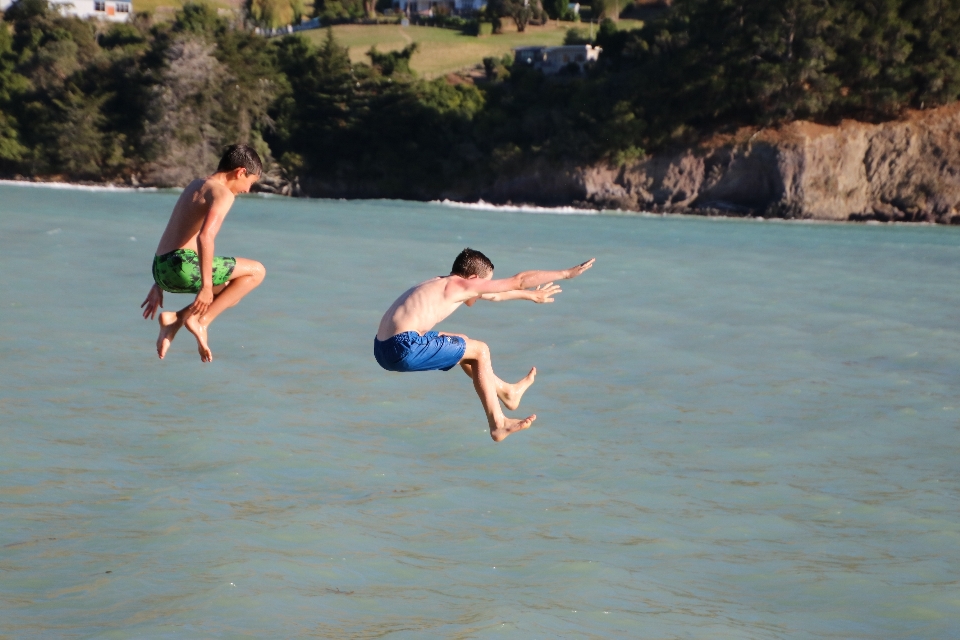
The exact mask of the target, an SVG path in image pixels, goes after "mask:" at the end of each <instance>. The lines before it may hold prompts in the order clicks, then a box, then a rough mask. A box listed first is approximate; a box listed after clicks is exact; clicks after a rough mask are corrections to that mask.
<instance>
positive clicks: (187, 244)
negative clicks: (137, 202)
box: [157, 178, 235, 255]
mask: <svg viewBox="0 0 960 640" xmlns="http://www.w3.org/2000/svg"><path fill="white" fill-rule="evenodd" d="M234 198H235V196H234V195H233V193H232V192H231V191H230V189H228V188H227V187H226V186H224V185H223V184H221V183H220V182H217V181H215V180H212V179H210V178H198V179H196V180H194V181H193V182H191V183H190V184H189V185H187V188H186V189H184V190H183V193H181V194H180V198H179V199H178V200H177V204H176V205H174V207H173V212H172V213H171V214H170V221H169V222H167V228H166V229H165V230H164V232H163V235H162V236H161V237H160V244H158V245H157V255H162V254H164V253H169V252H170V251H175V250H177V249H190V250H191V251H197V236H198V235H200V230H201V229H202V228H203V223H204V222H205V221H206V219H207V216H208V214H210V213H211V211H213V210H214V209H215V208H216V210H217V212H220V211H222V212H223V213H222V215H221V216H218V217H219V218H220V219H221V220H222V217H223V216H225V215H226V214H227V212H228V211H229V210H230V207H231V206H233V201H234Z"/></svg>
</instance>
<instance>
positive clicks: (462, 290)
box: [447, 258, 595, 300]
mask: <svg viewBox="0 0 960 640" xmlns="http://www.w3.org/2000/svg"><path fill="white" fill-rule="evenodd" d="M594 261H595V258H590V259H589V260H587V261H586V262H582V263H580V264H578V265H577V266H575V267H571V268H569V269H563V270H562V271H523V272H521V273H518V274H517V275H515V276H512V277H510V278H504V279H502V280H483V279H481V278H452V279H451V280H450V286H452V287H455V288H456V289H455V291H456V292H455V293H453V292H448V294H447V295H450V297H452V298H454V299H460V300H468V299H470V298H474V297H479V296H482V295H484V294H487V293H504V292H507V291H518V290H520V289H529V288H531V287H536V286H537V285H542V284H547V283H548V282H554V281H555V280H569V279H571V278H576V277H577V276H579V275H580V274H581V273H583V272H584V271H586V270H587V269H589V268H590V267H592V266H593V263H594Z"/></svg>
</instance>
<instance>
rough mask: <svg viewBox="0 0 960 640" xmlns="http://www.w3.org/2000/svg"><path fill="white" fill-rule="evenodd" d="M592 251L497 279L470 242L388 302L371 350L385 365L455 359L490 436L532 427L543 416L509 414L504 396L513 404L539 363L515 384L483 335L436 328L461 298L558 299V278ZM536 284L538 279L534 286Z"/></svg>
mask: <svg viewBox="0 0 960 640" xmlns="http://www.w3.org/2000/svg"><path fill="white" fill-rule="evenodd" d="M593 262H594V260H593V258H591V259H590V260H587V261H586V262H584V263H582V264H579V265H577V266H576V267H573V268H572V269H565V270H563V271H524V272H522V273H518V274H517V275H515V276H513V277H512V278H505V279H502V280H494V279H493V263H492V262H490V260H489V259H488V258H487V257H486V256H485V255H483V254H482V253H480V252H479V251H474V250H473V249H464V250H463V251H461V252H460V255H458V256H457V259H456V260H455V261H454V262H453V269H452V270H451V271H450V275H448V276H437V277H436V278H431V279H430V280H427V281H426V282H421V283H420V284H418V285H417V286H415V287H413V288H411V289H409V290H407V291H406V292H405V293H404V294H403V295H402V296H400V297H399V298H397V300H396V302H394V303H393V305H391V306H390V308H389V309H387V312H386V313H385V314H383V319H382V320H381V321H380V328H379V329H378V331H377V337H376V338H374V341H373V355H374V357H375V358H376V360H377V363H379V364H380V366H381V367H383V368H384V369H386V370H387V371H399V372H407V371H433V370H440V371H449V370H450V369H452V368H453V367H454V365H457V364H459V365H460V368H461V369H463V371H464V372H465V373H466V374H467V375H468V376H470V378H471V379H472V380H473V388H474V389H475V390H476V392H477V395H478V396H480V403H481V404H482V405H483V410H484V412H485V413H486V414H487V423H488V425H489V426H490V437H491V438H493V440H494V442H500V441H501V440H503V439H504V438H506V437H507V436H509V435H510V434H511V433H514V432H516V431H521V430H523V429H527V428H529V427H530V425H531V424H533V421H534V420H536V419H537V416H536V415H535V414H534V415H531V416H529V417H527V418H524V419H523V420H517V419H515V418H508V417H506V416H504V415H503V410H502V409H501V408H500V402H503V405H504V406H505V407H506V408H507V409H510V410H511V411H512V410H514V409H516V408H517V407H518V406H519V405H520V398H521V397H522V396H523V394H524V392H525V391H526V390H527V389H528V388H529V387H530V385H531V384H533V379H534V377H535V376H536V374H537V369H536V367H534V368H532V369H530V373H528V374H527V376H526V377H525V378H524V379H523V380H520V381H519V382H517V383H515V384H508V383H506V382H504V381H503V380H501V379H500V378H498V377H497V376H496V374H495V373H494V372H493V364H492V362H491V360H490V348H489V347H488V346H487V345H486V344H485V343H483V342H480V341H479V340H474V339H472V338H468V337H467V336H465V335H462V334H457V333H447V332H436V331H430V329H432V328H433V327H434V325H436V324H437V323H438V322H440V321H441V320H443V319H444V318H446V317H447V316H449V315H450V314H451V313H453V312H454V311H456V310H457V307H459V306H460V305H461V304H466V305H467V306H468V307H472V306H473V305H474V304H475V303H476V302H477V300H489V301H491V302H502V301H504V300H531V301H533V302H536V303H538V304H539V303H545V302H553V296H555V295H556V294H558V293H560V287H558V286H557V285H555V284H553V283H554V281H556V280H569V279H570V278H576V277H577V276H579V275H580V274H581V273H583V272H584V271H586V270H587V269H589V268H590V267H592V266H593ZM531 287H536V288H534V289H531Z"/></svg>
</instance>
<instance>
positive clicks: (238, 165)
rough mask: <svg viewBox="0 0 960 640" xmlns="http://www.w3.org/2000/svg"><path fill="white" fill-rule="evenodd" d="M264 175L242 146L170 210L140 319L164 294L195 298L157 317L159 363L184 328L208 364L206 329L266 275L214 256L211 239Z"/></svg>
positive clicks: (253, 265)
mask: <svg viewBox="0 0 960 640" xmlns="http://www.w3.org/2000/svg"><path fill="white" fill-rule="evenodd" d="M262 171H263V166H262V164H261V162H260V156H258V155H257V152H256V151H254V150H253V149H251V148H250V147H248V146H247V145H245V144H236V145H233V146H231V147H227V149H226V151H225V152H224V154H223V157H222V158H221V159H220V165H219V166H218V167H217V171H216V172H215V173H214V174H213V175H211V176H209V177H208V178H204V179H199V178H198V179H197V180H194V181H193V182H191V183H190V185H189V186H187V188H186V189H184V190H183V193H182V194H181V195H180V199H179V200H177V204H176V205H174V207H173V213H172V214H170V221H169V222H168V223H167V228H166V230H165V231H164V232H163V236H162V237H161V238H160V244H159V245H158V246H157V252H156V255H155V256H154V257H153V281H154V285H153V286H152V287H151V288H150V292H149V293H148V294H147V299H146V300H144V301H143V304H141V305H140V307H141V308H142V309H143V317H144V318H148V319H153V317H154V316H155V315H156V312H157V308H159V307H163V292H164V291H169V292H170V293H194V294H196V296H197V297H196V299H195V300H194V301H193V303H192V304H190V305H188V306H186V307H184V308H183V309H181V310H180V311H177V312H173V311H164V312H162V313H161V314H160V335H159V337H158V338H157V355H158V356H160V359H161V360H162V359H163V357H164V356H165V355H166V354H167V350H168V349H169V348H170V343H171V342H173V338H174V336H176V335H177V331H179V330H180V327H184V326H185V327H186V328H187V330H188V331H189V332H190V333H192V334H193V336H194V337H195V338H196V339H197V349H198V350H199V352H200V360H201V361H202V362H210V361H212V360H213V353H211V351H210V347H209V345H208V344H207V327H209V326H210V323H211V322H213V321H214V319H215V318H216V317H217V316H219V315H220V314H221V313H222V312H223V311H224V309H227V308H229V307H232V306H233V305H235V304H237V303H238V302H240V299H241V298H243V297H244V296H245V295H247V294H248V293H250V292H251V291H252V290H253V289H255V288H256V287H257V286H258V285H259V284H260V283H261V282H263V278H264V276H265V275H266V273H267V272H266V270H265V269H264V268H263V265H262V264H260V263H259V262H256V261H255V260H247V259H246V258H225V257H222V256H215V255H214V239H215V238H216V237H217V232H219V231H220V225H221V224H223V219H224V218H225V217H226V216H227V213H228V212H229V211H230V207H231V206H232V205H233V200H234V197H235V196H236V194H238V193H247V192H248V191H250V187H251V186H253V183H254V182H256V181H257V180H258V179H259V178H260V174H261V173H262Z"/></svg>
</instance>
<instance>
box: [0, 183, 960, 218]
mask: <svg viewBox="0 0 960 640" xmlns="http://www.w3.org/2000/svg"><path fill="white" fill-rule="evenodd" d="M3 185H5V186H12V187H25V188H35V189H62V190H76V191H93V192H101V193H111V192H114V193H119V192H126V191H129V192H136V191H146V192H153V193H160V192H164V191H169V192H172V193H177V192H180V191H182V189H181V188H180V187H133V186H128V185H117V184H114V183H105V184H93V183H78V182H61V181H53V180H51V181H42V180H10V179H0V186H3ZM245 195H248V196H252V197H260V198H276V197H282V198H293V199H297V200H301V199H302V200H321V201H322V200H327V201H337V202H363V201H370V202H387V201H398V202H419V203H421V204H425V205H433V206H436V207H449V208H452V209H467V210H474V211H499V212H508V213H527V214H532V215H573V216H577V215H579V216H599V215H605V216H624V217H639V218H681V219H684V218H688V219H705V220H710V221H714V222H736V221H743V222H762V223H763V222H773V223H785V224H803V225H810V224H817V225H819V224H824V225H841V226H846V225H852V226H911V227H952V226H956V225H950V224H943V223H937V222H926V221H905V220H872V219H871V220H822V219H815V218H776V217H764V216H752V215H723V214H716V213H696V212H679V211H671V212H667V211H663V212H657V211H633V210H628V209H603V208H593V207H589V208H588V207H582V208H581V207H573V206H561V207H547V206H540V205H536V204H512V203H511V204H494V203H492V202H487V201H485V200H483V199H482V198H481V199H478V200H477V201H476V202H464V201H459V200H451V199H449V198H444V199H442V200H440V199H434V200H403V199H400V198H322V197H321V198H317V197H312V196H299V197H292V196H281V195H279V194H276V193H269V192H255V193H250V194H245Z"/></svg>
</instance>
